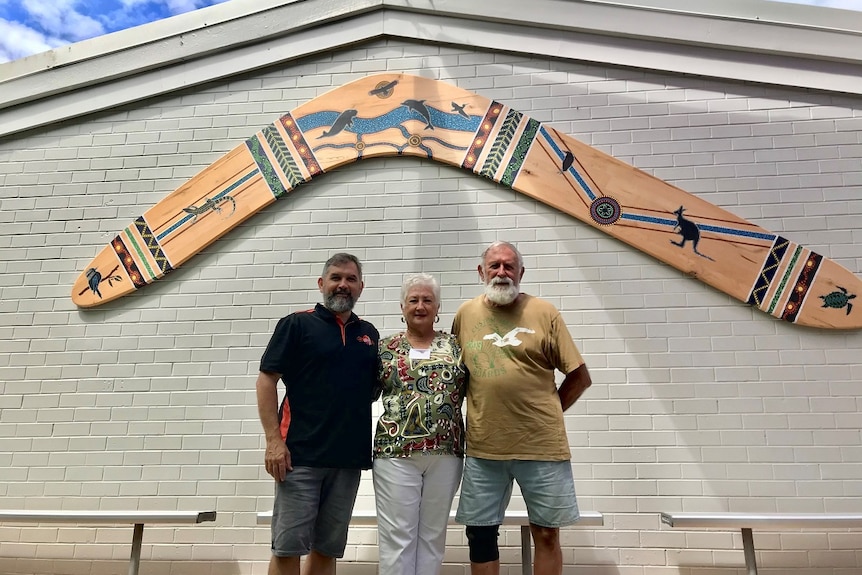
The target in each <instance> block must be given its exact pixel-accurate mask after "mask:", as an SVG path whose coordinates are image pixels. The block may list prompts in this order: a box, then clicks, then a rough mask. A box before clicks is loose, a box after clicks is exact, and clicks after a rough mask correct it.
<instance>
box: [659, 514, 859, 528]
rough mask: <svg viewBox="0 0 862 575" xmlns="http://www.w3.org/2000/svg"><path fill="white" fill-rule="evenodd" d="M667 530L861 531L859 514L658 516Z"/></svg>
mask: <svg viewBox="0 0 862 575" xmlns="http://www.w3.org/2000/svg"><path fill="white" fill-rule="evenodd" d="M661 521H662V523H665V524H666V525H669V526H671V527H723V528H725V529H728V528H730V529H754V528H757V529H805V528H810V529H817V528H827V529H840V528H862V514H860V513H732V512H726V513H724V512H721V513H717V512H716V513H662V514H661Z"/></svg>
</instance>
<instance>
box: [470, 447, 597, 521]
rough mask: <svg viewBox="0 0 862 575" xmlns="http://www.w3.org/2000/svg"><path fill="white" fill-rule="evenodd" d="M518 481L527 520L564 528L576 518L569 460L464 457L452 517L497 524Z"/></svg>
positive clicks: (575, 502)
mask: <svg viewBox="0 0 862 575" xmlns="http://www.w3.org/2000/svg"><path fill="white" fill-rule="evenodd" d="M513 481H517V482H518V487H520V488H521V495H523V496H524V503H526V504H527V516H528V517H529V519H530V523H533V524H534V525H538V526H540V527H564V526H566V525H571V524H573V523H576V522H577V521H578V518H579V517H580V513H579V512H578V500H577V498H576V496H575V481H574V479H573V477H572V464H571V462H569V461H523V460H504V461H496V460H491V459H479V458H477V457H467V458H466V461H465V463H464V478H463V479H462V480H461V496H460V498H459V500H458V513H457V514H456V516H455V520H456V521H458V523H461V524H463V525H472V526H474V527H481V526H485V525H500V524H502V523H503V518H504V516H505V513H506V507H508V505H509V499H510V498H511V497H512V485H513Z"/></svg>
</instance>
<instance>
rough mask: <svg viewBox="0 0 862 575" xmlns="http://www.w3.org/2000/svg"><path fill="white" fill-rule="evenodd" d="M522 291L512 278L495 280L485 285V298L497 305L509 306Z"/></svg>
mask: <svg viewBox="0 0 862 575" xmlns="http://www.w3.org/2000/svg"><path fill="white" fill-rule="evenodd" d="M520 293H521V290H520V288H519V287H518V286H516V285H515V282H513V281H512V280H511V279H510V278H494V279H492V280H491V281H490V282H488V283H486V284H485V297H486V298H488V300H489V301H490V302H491V303H493V304H496V305H509V304H510V303H512V302H513V301H515V299H517V297H518V295H519V294H520Z"/></svg>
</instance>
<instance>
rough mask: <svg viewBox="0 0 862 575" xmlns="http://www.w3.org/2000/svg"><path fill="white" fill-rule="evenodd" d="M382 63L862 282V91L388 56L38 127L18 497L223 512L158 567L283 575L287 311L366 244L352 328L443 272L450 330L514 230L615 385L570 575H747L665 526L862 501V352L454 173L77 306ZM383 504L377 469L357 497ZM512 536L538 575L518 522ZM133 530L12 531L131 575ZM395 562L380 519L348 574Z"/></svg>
mask: <svg viewBox="0 0 862 575" xmlns="http://www.w3.org/2000/svg"><path fill="white" fill-rule="evenodd" d="M386 70H391V71H399V72H400V71H404V72H408V73H421V74H423V75H430V76H432V77H435V78H439V79H443V80H445V81H449V82H452V83H454V84H457V85H459V86H461V87H463V88H466V89H470V90H474V91H477V92H479V93H481V94H482V95H484V96H486V97H489V98H495V99H498V100H501V101H503V102H504V103H506V104H509V105H511V106H513V107H514V108H516V109H518V110H520V111H523V112H526V113H528V114H530V115H531V116H533V117H534V118H536V119H539V120H542V121H546V122H550V123H551V124H552V125H553V126H554V127H556V128H557V129H559V130H561V131H563V132H566V133H570V134H572V135H573V136H575V137H577V138H579V139H580V140H582V141H584V142H587V143H590V144H592V145H594V146H596V147H598V148H599V149H602V150H603V151H605V152H607V153H610V154H612V155H615V156H617V157H619V158H620V159H623V160H625V161H627V162H630V163H632V164H633V165H635V166H638V167H640V168H642V169H644V170H646V171H648V172H651V173H653V174H655V175H656V176H658V177H661V178H664V179H667V180H668V181H671V182H672V183H674V184H676V185H678V186H680V187H683V188H684V189H686V190H688V191H690V192H692V193H695V194H697V195H699V196H701V197H703V198H704V199H706V200H708V201H711V202H713V203H715V204H718V205H720V206H722V207H724V208H726V209H728V210H729V211H731V212H733V213H736V214H738V215H740V216H742V217H745V218H749V219H751V220H752V221H754V222H755V223H758V224H759V225H761V226H763V227H765V228H767V229H770V230H772V231H775V232H780V233H782V234H783V235H785V236H786V237H788V238H790V239H792V240H794V241H797V242H800V243H803V244H805V245H807V246H808V247H810V248H812V249H814V250H815V251H818V252H820V253H822V254H824V255H826V256H828V257H832V258H834V259H836V260H837V261H838V262H839V263H840V264H842V265H844V266H846V267H848V268H849V269H850V270H852V271H854V272H855V273H856V274H862V225H860V223H859V222H860V221H862V220H860V217H862V176H860V174H862V169H860V168H862V137H860V129H862V118H860V117H859V116H860V115H862V101H860V100H859V99H858V98H853V97H848V96H841V95H828V94H817V93H811V92H804V91H793V90H789V89H778V88H770V87H766V86H752V85H742V84H740V85H734V84H732V83H729V82H717V81H711V80H704V79H699V78H692V77H672V76H665V75H662V74H654V73H650V72H646V71H640V70H625V69H614V68H603V67H599V66H592V65H588V64H580V63H566V62H560V61H550V60H542V59H539V58H536V59H531V58H526V57H518V56H511V55H505V54H499V55H495V54H487V53H473V52H469V51H465V50H462V49H458V48H448V47H437V46H431V45H414V44H405V43H401V42H396V41H392V42H375V43H371V44H368V45H363V46H359V47H356V48H354V49H351V50H345V51H342V52H338V53H336V54H331V55H326V56H320V57H318V58H309V59H308V60H306V61H304V62H302V63H299V64H296V65H293V66H285V67H284V68H282V69H274V70H268V71H263V72H260V73H254V74H249V75H248V76H246V77H242V78H236V79H233V80H230V81H227V82H223V83H217V84H213V85H211V86H208V87H206V88H201V89H190V90H188V91H187V92H184V93H178V94H176V95H175V97H173V98H162V99H158V100H154V101H149V102H143V103H140V104H137V105H133V106H126V107H124V108H120V109H116V110H114V111H113V112H108V113H103V114H99V115H97V116H94V117H91V118H83V119H80V120H76V121H72V122H69V123H67V124H65V125H62V126H57V127H55V128H46V129H40V130H35V131H33V132H31V133H27V134H23V135H19V136H16V137H13V138H9V139H6V140H5V141H3V142H0V223H2V229H0V339H2V342H3V343H2V346H3V348H2V351H0V469H2V473H0V496H2V501H0V505H2V506H3V507H7V508H15V507H29V508H53V507H62V508H69V509H77V508H105V509H109V508H113V509H118V508H128V507H140V508H143V509H193V508H201V509H203V508H213V509H217V510H218V512H219V520H218V522H217V524H216V526H215V527H212V526H196V527H179V528H173V527H155V528H148V529H147V530H146V538H145V545H144V557H145V560H156V561H149V562H148V563H147V567H146V568H147V569H150V570H151V572H154V573H155V572H159V573H162V572H164V573H168V572H171V573H173V572H181V571H182V572H196V573H211V574H213V575H220V574H231V575H233V574H237V573H255V574H263V573H265V562H266V559H267V557H268V554H269V535H268V530H267V529H266V528H261V527H257V526H256V524H255V520H254V515H255V512H256V511H261V510H266V509H269V507H270V504H271V496H272V486H271V482H270V480H268V478H267V476H266V474H265V472H264V470H263V467H262V466H261V461H262V449H261V448H262V438H261V435H260V425H259V423H258V421H257V416H256V408H255V396H254V385H253V384H254V379H255V377H256V373H257V365H258V360H259V358H260V354H261V353H262V351H263V348H264V346H265V345H266V343H267V341H268V339H269V335H270V332H271V330H272V328H273V327H274V325H275V323H276V321H277V320H278V319H279V318H280V317H281V316H283V315H285V314H287V313H289V312H292V311H295V310H299V309H306V308H308V307H311V305H313V303H315V302H316V301H318V299H319V294H318V292H317V289H316V278H317V276H318V274H319V273H320V266H321V265H322V262H323V261H324V260H325V259H326V258H327V257H328V256H329V255H330V254H331V253H333V252H335V251H338V250H349V251H352V252H354V253H356V254H357V255H358V256H359V257H360V258H362V259H363V261H364V262H365V266H366V268H365V269H366V284H367V288H366V291H365V293H364V294H363V298H362V300H361V301H360V304H359V305H358V309H357V311H358V312H359V313H360V314H362V315H365V316H366V317H367V318H368V319H370V320H372V321H373V322H374V323H375V324H376V325H377V326H378V327H380V329H381V331H382V332H384V333H391V332H393V331H396V330H398V329H400V327H401V323H400V321H399V314H398V305H397V298H398V288H399V286H400V281H401V278H402V276H403V274H405V273H407V272H412V271H420V270H421V271H426V272H429V273H433V274H436V275H437V276H438V277H439V278H440V279H441V281H442V283H443V300H444V301H443V311H442V313H441V325H442V326H443V327H448V326H449V325H450V324H451V321H452V317H453V315H454V312H455V310H456V309H457V306H458V304H459V303H460V301H462V300H463V299H466V298H469V297H472V296H474V295H476V294H477V293H478V292H479V285H478V281H477V278H476V273H475V268H476V265H477V263H478V257H479V254H480V253H481V251H482V249H483V248H484V246H485V245H486V244H488V243H489V242H491V241H492V240H494V239H497V238H505V239H508V240H511V241H515V242H517V243H518V245H519V246H520V247H521V249H522V251H523V253H524V256H525V263H526V266H527V268H528V271H527V274H526V276H525V278H524V288H525V290H527V291H529V292H531V293H534V294H536V295H540V296H542V297H544V298H546V299H548V300H549V301H552V302H553V303H554V304H555V305H557V306H558V307H560V309H561V310H562V313H563V315H564V317H565V318H566V321H567V322H568V324H569V327H570V330H571V332H572V334H573V337H574V338H575V340H576V342H577V343H578V345H579V347H580V348H581V350H582V351H583V353H584V356H585V358H586V360H587V363H588V365H589V366H590V369H591V373H592V375H593V379H594V382H595V385H594V386H593V388H591V389H590V390H589V391H588V392H587V394H586V395H585V397H584V398H583V399H582V400H581V401H580V402H579V403H578V404H577V405H576V406H575V407H574V408H572V409H571V410H570V412H569V414H568V416H567V421H566V425H567V429H568V433H569V440H570V443H571V445H572V452H573V469H574V473H575V477H576V479H577V488H578V493H579V496H580V500H581V505H582V507H583V508H585V509H595V510H598V511H602V512H604V513H605V514H606V522H607V527H606V528H604V529H598V530H564V531H563V534H562V541H563V545H564V559H565V562H566V565H567V566H566V568H565V572H566V574H567V575H576V574H581V573H583V574H586V573H601V574H607V575H670V574H673V575H679V574H684V575H688V574H692V575H695V574H696V575H707V574H709V575H712V574H717V573H722V574H724V573H732V572H734V573H741V572H742V568H741V566H742V552H741V541H740V538H739V535H738V534H735V533H722V532H697V531H694V532H683V531H670V530H668V529H666V528H663V527H661V526H660V523H659V521H658V516H657V513H658V512H660V511H674V510H686V511H690V510H730V511H788V512H809V511H810V512H816V511H827V512H838V511H857V512H860V511H862V448H860V445H862V432H860V428H862V400H860V399H859V396H860V394H859V389H860V387H859V385H860V380H862V362H860V351H862V333H859V332H847V333H836V332H826V331H818V330H812V329H806V328H801V327H797V326H793V325H789V324H785V323H782V322H780V321H777V320H775V319H773V318H771V317H769V316H767V315H765V314H763V313H761V312H758V311H756V310H752V309H750V308H748V307H747V306H746V305H745V304H742V303H740V302H737V301H735V300H732V299H730V298H729V297H728V296H726V295H724V294H722V293H719V292H717V291H716V290H714V289H712V288H710V287H708V286H705V285H704V284H701V283H699V282H697V281H695V280H692V279H689V278H685V277H682V276H681V274H679V273H678V272H677V271H676V270H674V269H672V268H669V267H668V266H666V265H664V264H660V263H658V262H656V261H655V260H653V259H651V258H650V257H648V256H645V255H644V254H642V253H640V252H637V251H635V250H634V249H633V248H630V247H628V246H626V245H623V244H622V243H620V242H618V241H616V240H614V239H612V238H610V237H608V236H606V235H604V234H602V233H601V232H600V231H598V230H595V229H593V228H591V227H589V226H587V225H585V224H583V223H581V222H579V221H577V220H575V219H574V218H571V217H569V216H567V215H564V214H560V213H558V212H556V211H555V210H553V209H552V208H549V207H547V206H545V205H544V204H540V203H537V202H535V201H533V200H531V199H529V198H527V197H525V196H522V195H519V194H517V193H516V192H513V191H511V190H507V189H504V188H502V187H499V186H497V185H496V184H493V183H492V182H489V181H487V180H480V179H478V178H475V177H471V176H469V175H466V174H465V173H463V172H462V171H460V170H458V169H456V168H453V167H450V166H443V165H440V164H436V163H432V162H429V161H418V160H415V159H410V158H390V159H385V160H373V161H368V162H366V163H360V164H356V165H351V166H346V167H344V168H341V169H339V170H337V171H336V172H335V173H332V174H328V175H326V176H324V177H321V178H319V179H318V181H315V182H312V183H309V184H307V185H305V186H303V187H301V188H300V189H298V190H296V191H294V192H293V193H291V194H290V195H289V196H287V197H286V198H284V199H282V200H281V201H280V202H278V203H276V204H275V205H273V206H271V207H270V208H268V209H267V210H266V211H264V212H262V213H260V214H258V215H256V216H254V217H253V218H251V219H250V220H248V221H247V222H246V223H245V224H243V225H242V226H240V227H239V228H237V229H236V230H234V231H233V232H232V233H231V234H229V235H228V236H227V237H225V238H222V239H221V240H219V241H217V242H216V243H214V244H213V245H212V246H210V247H209V248H207V249H206V250H205V251H204V252H203V253H202V254H200V255H198V256H196V257H195V258H193V259H192V260H191V261H189V262H188V263H186V264H185V265H184V266H183V267H182V268H180V269H179V270H176V271H174V272H173V273H172V274H170V275H169V276H167V277H166V278H165V279H164V280H162V281H160V282H157V283H156V284H154V285H152V286H148V287H147V288H145V289H143V290H141V291H140V292H138V293H136V294H134V295H131V296H127V297H125V298H122V299H120V300H117V301H116V302H113V303H111V304H107V305H104V306H102V307H99V308H96V309H93V310H78V309H76V308H75V307H74V306H73V305H72V303H71V301H70V299H69V289H70V286H71V285H72V283H73V282H74V280H75V278H76V277H77V275H78V274H79V273H80V271H81V269H82V266H84V265H86V263H87V262H88V261H89V260H90V259H91V258H92V257H93V256H94V255H95V254H96V253H97V252H98V251H99V250H100V249H101V248H102V247H103V246H104V245H105V244H106V243H107V242H108V241H110V239H111V238H112V237H113V236H114V235H115V234H116V233H117V232H118V231H119V230H121V229H122V228H123V227H124V226H126V225H127V224H128V222H129V221H131V220H132V219H133V218H134V217H136V216H137V215H139V214H140V213H142V212H143V211H144V210H146V209H147V208H148V207H149V206H151V205H152V204H154V203H155V202H157V201H158V200H159V199H161V198H162V197H164V196H165V195H166V194H167V193H169V192H170V191H172V190H173V189H175V188H176V187H177V186H179V185H180V184H182V183H183V182H184V181H185V180H186V179H188V178H189V177H191V176H193V175H194V174H195V173H197V172H198V171H199V170H201V169H203V168H204V167H206V166H207V165H209V163H211V162H212V161H214V160H216V159H217V158H218V157H219V156H221V155H222V154H223V153H225V152H226V151H228V150H230V149H231V148H233V147H234V146H235V145H236V144H237V143H239V142H240V141H242V140H243V139H245V138H246V137H248V136H249V135H251V134H252V133H254V132H255V131H256V130H258V129H259V128H261V127H262V126H264V125H266V124H267V123H269V122H271V121H273V120H274V119H275V118H276V117H278V116H279V115H280V114H282V113H284V112H286V111H288V110H290V109H292V108H293V107H295V106H297V105H299V104H302V103H304V102H305V101H307V100H308V99H310V98H313V97H314V96H315V95H317V94H320V93H323V92H325V91H327V90H328V89H330V88H331V87H333V86H337V85H341V84H343V83H345V82H347V81H350V80H352V79H355V78H358V77H361V76H364V75H366V74H369V73H375V72H380V71H386ZM858 305H862V303H860V304H858ZM860 309H862V308H860ZM856 313H859V312H856ZM512 505H513V506H514V507H519V508H522V507H523V503H522V502H519V501H517V500H516V501H513V504H512ZM372 507H373V493H372V490H371V484H370V479H369V477H367V476H366V477H365V478H364V480H363V484H362V487H361V491H360V496H359V499H358V502H357V508H359V509H370V508H372ZM755 537H756V539H757V546H758V549H759V550H760V552H759V559H760V564H761V572H762V573H765V574H770V573H785V572H786V571H787V569H788V568H791V567H792V568H795V569H797V570H801V571H800V572H804V573H805V574H806V575H808V574H811V575H826V574H829V575H849V574H851V573H854V574H855V573H859V572H862V554H860V551H859V549H860V548H862V539H860V537H862V536H860V535H859V534H858V533H852V532H851V533H820V532H802V533H798V532H797V533H781V534H773V533H757V534H755ZM504 538H505V539H504V540H505V542H506V544H507V545H510V546H511V547H510V548H506V549H504V550H503V561H504V572H505V573H508V574H512V575H514V574H516V573H519V572H520V565H519V562H520V554H519V551H518V543H519V539H518V532H517V530H507V531H506V532H505V534H504ZM127 540H128V534H127V533H126V532H118V531H117V530H115V529H108V528H86V527H72V526H68V527H65V526H64V527H41V526H9V525H0V571H2V572H3V573H27V574H30V573H48V572H51V573H54V572H56V573H60V572H62V573H88V574H100V573H112V572H116V571H118V570H122V569H123V563H124V561H125V558H126V555H127V552H128V550H127V548H126V543H127ZM448 541H449V547H448V549H447V555H446V561H447V563H446V565H445V567H444V575H465V574H466V572H467V568H466V567H465V565H466V564H467V561H468V560H467V551H466V545H465V540H464V536H463V532H462V530H461V529H457V528H453V529H451V530H450V531H449V540H448ZM376 558H377V549H376V532H375V530H374V529H369V528H356V529H354V530H352V532H351V534H350V546H349V548H348V551H347V556H346V561H344V562H343V563H341V564H340V566H339V573H342V572H343V573H344V574H346V575H352V574H355V575H368V574H371V573H374V572H375V569H376V567H375V561H376Z"/></svg>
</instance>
